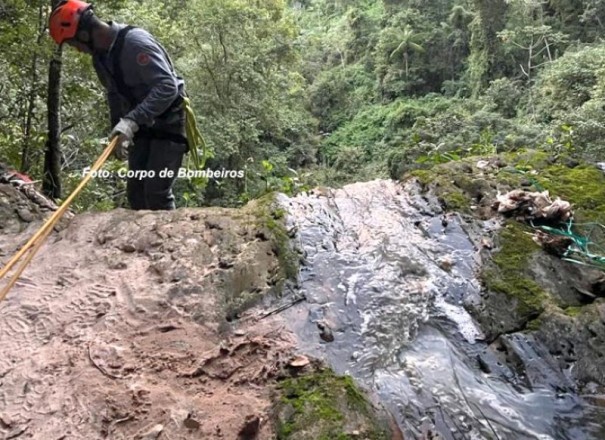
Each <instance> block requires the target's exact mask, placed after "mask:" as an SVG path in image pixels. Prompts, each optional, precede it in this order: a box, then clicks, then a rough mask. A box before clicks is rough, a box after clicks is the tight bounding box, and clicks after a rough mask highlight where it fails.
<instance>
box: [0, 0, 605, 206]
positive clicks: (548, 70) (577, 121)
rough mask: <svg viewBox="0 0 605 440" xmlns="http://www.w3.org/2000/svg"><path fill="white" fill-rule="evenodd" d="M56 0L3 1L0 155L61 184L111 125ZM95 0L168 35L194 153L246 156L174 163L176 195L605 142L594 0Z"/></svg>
mask: <svg viewBox="0 0 605 440" xmlns="http://www.w3.org/2000/svg"><path fill="white" fill-rule="evenodd" d="M53 1H56V0H45V1H42V0H28V1H26V0H3V1H0V47H2V48H3V49H2V52H1V53H0V158H1V160H2V161H3V162H5V163H6V164H7V165H9V166H11V167H13V168H15V169H18V170H20V171H23V172H25V173H27V174H29V175H30V176H32V177H33V178H34V179H36V180H39V181H41V182H43V185H44V190H45V192H46V193H47V194H49V195H51V196H52V197H54V198H55V199H56V200H58V201H60V200H61V199H62V198H65V197H67V195H68V194H69V192H70V191H71V190H72V189H73V188H74V187H75V186H76V185H77V183H78V182H79V180H80V179H81V176H82V170H83V169H84V168H86V167H87V166H90V165H91V164H92V163H93V162H94V161H95V160H96V158H97V157H98V155H99V154H100V153H101V151H102V149H103V148H104V146H105V144H106V142H107V138H106V137H107V134H108V132H109V130H110V127H109V118H108V109H107V105H106V101H105V95H104V90H103V88H102V86H101V84H100V83H99V81H98V80H97V78H96V75H95V73H94V70H93V68H92V64H91V60H90V57H89V56H87V55H83V54H79V53H77V52H76V51H75V50H73V49H71V48H68V47H65V48H63V50H61V49H57V47H56V46H55V45H54V44H53V42H52V40H51V39H50V37H49V36H48V30H47V21H48V14H49V13H50V8H51V4H52V3H53ZM95 10H96V11H97V14H98V15H99V16H100V17H101V18H102V19H105V20H107V21H109V20H114V21H117V22H122V23H128V24H132V25H136V26H141V27H144V28H146V29H148V30H149V31H150V32H151V33H152V34H153V35H154V36H155V37H156V38H157V39H158V40H159V41H160V42H161V43H162V44H163V45H164V46H165V47H166V48H167V50H168V52H169V53H170V54H171V57H172V59H173V62H174V63H175V65H176V68H177V70H178V72H179V74H180V75H181V76H183V77H184V78H185V80H186V84H187V91H188V94H189V96H190V97H191V100H192V102H193V105H194V108H195V111H196V114H197V119H198V123H199V126H200V129H201V131H202V133H203V135H204V138H205V140H206V142H207V145H208V147H209V151H211V154H209V156H211V157H209V158H208V161H207V163H206V166H207V167H210V168H211V169H216V170H220V169H222V168H225V169H230V170H241V169H243V170H245V171H246V176H245V178H244V179H218V180H209V181H206V180H203V179H179V180H178V181H177V184H176V192H177V195H178V204H179V206H207V205H221V206H240V205H242V204H244V203H246V202H247V201H249V200H250V199H253V198H256V197H259V196H262V195H263V194H265V193H267V192H269V191H274V190H277V191H282V192H285V193H287V194H290V195H292V194H296V193H297V192H299V191H302V190H306V189H308V188H310V187H313V186H316V185H326V186H340V185H343V184H346V183H350V182H355V181H363V180H370V179H375V178H389V177H392V178H399V177H401V176H402V175H403V173H404V172H405V171H407V170H410V169H414V168H420V167H427V166H430V165H431V164H435V163H442V162H447V161H452V160H459V159H460V158H463V157H467V156H470V155H482V154H492V153H500V152H504V151H519V150H522V149H527V148H530V149H543V150H546V151H548V152H550V153H552V154H554V155H556V154H560V153H563V152H570V153H573V154H576V155H578V156H582V158H584V159H587V160H589V161H593V162H595V161H598V160H600V159H601V158H602V157H603V153H604V152H605V143H604V142H603V139H604V138H605V125H604V121H605V42H604V41H603V38H602V33H603V30H604V25H605V0H550V1H539V0H431V1H422V0H400V1H396V0H335V1H328V0H299V1H282V0H262V1H261V0H137V1H124V0H99V1H98V2H95ZM124 166H125V164H124V163H122V162H118V161H112V162H111V163H109V164H108V165H107V167H108V169H113V170H117V169H119V168H121V167H124ZM189 166H191V165H189ZM124 188H125V182H124V181H123V180H121V179H118V178H112V179H93V181H92V183H91V184H90V185H89V186H88V187H87V189H86V190H85V192H84V194H83V195H82V196H81V197H80V198H79V199H78V201H77V203H76V208H77V209H78V210H80V211H83V210H107V209H113V208H115V207H119V206H126V200H125V191H124Z"/></svg>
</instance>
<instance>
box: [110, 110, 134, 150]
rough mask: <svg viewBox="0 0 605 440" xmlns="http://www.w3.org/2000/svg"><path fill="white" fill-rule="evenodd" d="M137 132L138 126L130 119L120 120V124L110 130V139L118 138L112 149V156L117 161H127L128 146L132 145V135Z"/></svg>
mask: <svg viewBox="0 0 605 440" xmlns="http://www.w3.org/2000/svg"><path fill="white" fill-rule="evenodd" d="M138 130H139V125H138V124H137V123H136V122H134V121H133V120H132V119H127V118H122V119H120V122H118V123H117V125H116V126H115V127H114V128H113V130H111V134H110V135H109V138H110V139H113V138H114V137H115V136H119V138H118V144H117V145H116V148H115V149H114V154H115V156H116V157H117V158H118V159H119V160H126V159H128V145H129V144H130V143H132V140H133V138H134V134H135V133H136V132H137V131H138Z"/></svg>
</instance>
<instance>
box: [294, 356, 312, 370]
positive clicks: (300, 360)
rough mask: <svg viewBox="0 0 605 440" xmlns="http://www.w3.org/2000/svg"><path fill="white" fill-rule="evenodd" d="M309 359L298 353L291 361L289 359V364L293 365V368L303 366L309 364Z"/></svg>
mask: <svg viewBox="0 0 605 440" xmlns="http://www.w3.org/2000/svg"><path fill="white" fill-rule="evenodd" d="M309 363H310V361H309V358H308V357H306V356H303V355H299V356H295V357H294V358H293V359H292V360H291V361H290V366H291V367H294V368H303V367H306V366H307V365H309Z"/></svg>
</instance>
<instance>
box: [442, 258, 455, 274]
mask: <svg viewBox="0 0 605 440" xmlns="http://www.w3.org/2000/svg"><path fill="white" fill-rule="evenodd" d="M453 266H454V260H452V259H451V258H450V257H443V258H441V259H440V260H439V267H440V268H441V269H443V270H444V271H446V272H450V271H451V270H452V267H453Z"/></svg>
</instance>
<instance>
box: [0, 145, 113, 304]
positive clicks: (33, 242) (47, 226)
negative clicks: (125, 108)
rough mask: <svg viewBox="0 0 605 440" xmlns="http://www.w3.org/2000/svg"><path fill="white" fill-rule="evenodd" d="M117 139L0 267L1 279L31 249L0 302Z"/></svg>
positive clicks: (100, 164) (103, 160) (5, 287)
mask: <svg viewBox="0 0 605 440" xmlns="http://www.w3.org/2000/svg"><path fill="white" fill-rule="evenodd" d="M117 141H118V137H115V138H114V139H113V140H112V141H111V142H110V143H109V145H108V146H107V148H105V151H103V153H102V154H101V156H99V158H98V159H97V161H96V162H95V163H94V165H93V166H92V168H91V170H90V172H89V173H87V174H86V176H84V178H83V179H82V181H81V182H80V184H79V185H78V187H77V188H76V189H75V190H74V191H73V192H72V193H71V194H70V195H69V197H68V198H67V199H65V201H64V202H63V203H62V204H61V206H60V207H59V209H57V210H56V211H55V212H54V213H53V215H52V216H51V217H50V218H49V219H48V220H47V221H46V223H44V225H42V227H41V228H40V229H39V230H38V231H37V232H36V233H35V234H34V235H33V236H32V238H31V239H30V240H29V241H28V242H27V243H26V244H25V245H24V246H23V247H22V248H21V249H20V250H19V252H17V254H16V255H15V256H14V257H13V258H11V260H10V261H9V262H8V263H7V264H6V265H5V266H4V267H3V268H2V270H0V280H1V279H2V278H4V276H5V275H6V274H7V273H8V271H9V270H11V268H12V267H13V266H14V265H15V264H17V262H18V261H19V260H20V259H21V257H23V255H25V253H26V252H27V251H28V250H30V249H31V252H30V253H29V254H28V255H27V256H26V257H25V259H24V260H23V262H22V263H21V265H20V266H19V267H18V268H17V271H16V272H15V273H14V275H13V276H12V278H11V279H10V280H9V282H8V284H7V285H6V286H4V288H3V289H2V291H1V292H0V302H2V301H3V300H4V299H5V298H6V295H7V294H8V292H9V291H10V290H11V289H12V288H13V286H14V285H15V283H16V282H17V280H18V279H19V277H20V276H21V274H22V273H23V271H24V270H25V268H26V267H27V265H28V264H29V262H30V261H31V260H32V259H33V258H34V255H35V254H36V252H38V250H39V249H40V248H41V247H42V244H43V243H44V241H45V240H46V238H47V237H48V236H49V235H50V233H51V231H52V230H53V228H54V226H55V225H56V224H57V222H58V221H59V220H60V219H61V216H63V214H65V212H66V211H67V208H68V207H69V205H70V204H71V202H73V200H74V199H75V198H76V196H77V195H78V194H79V193H80V191H82V189H83V188H84V187H85V186H86V184H87V183H88V182H89V180H90V179H91V178H92V176H93V175H94V174H95V172H96V171H98V170H99V169H100V168H101V167H102V166H103V164H104V163H105V162H106V161H107V159H108V158H109V156H110V155H111V153H112V152H113V149H114V148H115V147H116V145H117Z"/></svg>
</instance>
